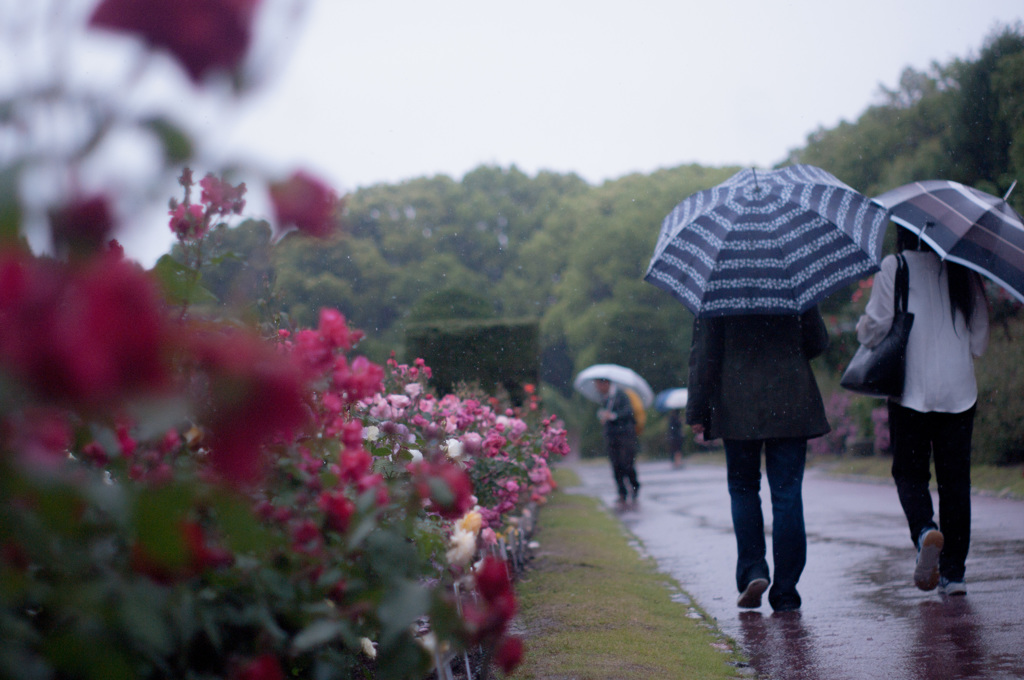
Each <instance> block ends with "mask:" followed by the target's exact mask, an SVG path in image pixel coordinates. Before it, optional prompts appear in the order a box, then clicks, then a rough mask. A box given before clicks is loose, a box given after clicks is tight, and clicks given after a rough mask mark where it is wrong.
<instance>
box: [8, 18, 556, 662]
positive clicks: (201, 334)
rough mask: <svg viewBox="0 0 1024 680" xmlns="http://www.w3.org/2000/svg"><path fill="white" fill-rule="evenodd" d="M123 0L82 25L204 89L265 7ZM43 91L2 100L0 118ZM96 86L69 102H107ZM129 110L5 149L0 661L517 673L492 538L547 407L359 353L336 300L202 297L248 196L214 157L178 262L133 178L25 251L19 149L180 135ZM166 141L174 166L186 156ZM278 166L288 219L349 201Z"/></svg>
mask: <svg viewBox="0 0 1024 680" xmlns="http://www.w3.org/2000/svg"><path fill="white" fill-rule="evenodd" d="M138 4H139V3H137V2H126V1H124V0H105V1H104V2H101V3H99V4H98V5H97V7H96V8H95V10H94V12H93V13H92V14H91V15H90V17H91V18H89V19H88V21H89V23H90V24H91V25H92V26H93V27H96V28H102V29H104V30H115V31H119V32H124V33H127V34H129V35H137V36H138V37H140V38H141V39H142V40H143V42H144V43H145V44H146V45H148V46H150V47H153V48H157V49H160V50H167V51H169V53H170V54H171V55H172V56H174V57H175V58H177V59H179V60H180V61H181V63H182V66H183V67H184V69H185V71H186V72H187V73H188V75H189V77H190V79H191V80H192V81H194V82H195V83H196V84H197V85H198V84H199V83H200V82H201V81H203V80H205V78H206V76H207V75H208V74H211V73H214V72H217V71H225V72H233V71H235V70H236V69H237V68H238V66H239V62H240V60H241V59H242V58H243V57H244V54H245V51H246V50H247V48H248V45H249V42H250V39H251V35H250V32H251V25H252V21H253V16H254V13H255V12H256V11H257V10H258V8H259V6H260V5H261V2H259V0H202V1H201V2H200V1H198V0H197V1H195V2H192V1H190V2H181V3H171V2H163V1H161V2H159V3H155V4H153V12H152V13H147V12H141V13H140V11H139V7H138ZM157 5H159V7H157ZM211 36H216V37H215V38H212V37H211ZM216 41H220V42H219V43H218V44H217V45H212V44H210V43H211V42H216ZM61 91H62V90H61V83H60V82H55V83H54V84H53V86H52V87H51V88H43V89H42V90H41V91H39V92H35V91H33V92H34V93H28V94H26V95H24V96H14V97H12V98H11V99H10V100H9V101H4V102H0V105H2V106H0V108H4V110H6V111H9V112H10V115H9V116H7V117H5V118H4V119H3V120H2V121H0V124H2V125H4V126H5V129H4V131H3V132H4V133H5V134H6V133H8V132H11V131H12V130H16V131H18V132H20V131H21V130H22V129H23V128H26V127H28V128H31V127H32V125H33V120H34V119H33V117H32V116H31V115H23V114H24V112H26V111H29V112H31V111H33V110H34V109H33V107H46V106H49V105H50V103H52V102H53V101H57V100H59V93H60V92H61ZM33 97H38V98H37V99H33ZM69 99H71V100H76V98H75V97H71V96H70V95H69ZM101 101H102V100H101V99H100V98H96V99H94V101H93V103H91V104H90V105H89V107H86V109H84V110H85V111H86V112H87V113H89V112H93V111H94V110H99V111H102V110H104V109H106V108H110V109H113V108H116V107H113V106H111V107H105V106H102V105H98V104H96V102H101ZM90 115H91V113H90ZM132 115H133V114H131V113H130V112H129V113H126V112H120V113H119V114H118V115H117V116H113V115H111V116H106V115H100V116H98V117H96V118H94V119H93V118H89V117H88V115H86V117H85V118H83V121H82V122H83V124H84V125H85V126H86V127H88V124H90V123H91V124H92V126H93V129H92V134H91V136H89V143H88V144H87V145H85V146H74V145H72V146H71V147H69V148H67V149H66V150H65V151H66V166H65V167H60V166H59V165H56V166H55V164H54V163H53V155H54V148H53V147H49V146H47V145H45V144H44V145H32V144H26V145H24V146H19V145H18V144H14V145H13V146H12V148H13V149H14V150H15V153H14V154H13V156H12V157H11V160H10V162H9V163H7V162H6V161H5V166H4V167H3V168H0V628H2V630H3V635H2V636H0V675H2V676H4V677H19V678H29V679H33V678H40V679H50V678H54V677H76V678H96V679H99V678H103V679H110V678H172V677H173V678H239V679H240V678H248V679H255V678H267V679H269V678H285V677H303V678H314V677H315V678H356V677H381V678H418V677H422V676H423V674H424V673H425V672H426V671H427V670H428V669H429V667H430V666H431V664H435V665H436V664H438V663H441V662H443V660H444V659H446V658H448V657H449V655H450V654H451V653H453V652H456V651H458V650H461V649H467V648H470V647H472V648H479V649H482V650H484V651H485V652H486V654H487V655H488V658H493V659H494V662H495V664H496V665H497V666H498V667H500V668H501V669H503V670H504V671H505V672H509V671H511V669H512V668H514V667H515V665H516V663H518V660H519V658H520V657H521V655H522V644H521V641H520V640H518V639H517V638H515V637H510V636H509V635H508V623H509V620H510V619H511V617H512V616H513V615H514V613H515V610H516V603H515V596H514V591H513V589H512V586H511V582H510V576H509V571H508V568H507V565H506V564H505V562H504V560H502V559H500V558H498V557H497V556H496V554H495V550H494V549H493V548H494V546H496V545H498V544H500V542H501V541H502V537H503V536H505V535H506V533H507V532H509V531H510V529H511V528H512V527H513V525H514V522H515V518H516V516H517V515H518V514H520V513H522V512H524V510H525V508H526V507H527V506H528V505H531V504H535V503H543V501H544V499H545V497H546V495H547V494H548V493H549V492H550V491H551V489H552V487H553V482H552V480H551V474H550V470H549V468H548V462H549V460H550V459H551V457H552V456H557V455H561V454H564V453H566V452H567V450H568V447H567V444H566V439H565V432H564V430H563V429H562V427H561V424H560V423H559V422H558V421H557V420H555V419H554V418H552V417H547V418H545V417H544V416H542V414H541V412H540V409H539V405H538V403H537V401H536V399H535V398H534V399H531V401H530V403H529V404H527V406H526V407H524V408H522V409H511V408H509V407H507V406H505V405H502V404H501V403H500V402H498V401H497V400H494V399H491V398H488V397H484V396H481V395H475V394H468V393H467V394H459V395H441V396H439V395H436V394H433V393H432V392H431V391H430V390H429V389H428V385H429V383H428V379H429V375H430V369H429V367H427V366H425V365H424V364H423V362H422V361H416V362H414V363H412V364H411V365H406V364H400V363H398V362H397V361H396V360H392V361H389V362H388V363H387V365H386V366H379V365H376V364H374V363H373V362H370V361H368V360H367V359H366V358H365V357H361V356H358V355H357V354H356V348H357V345H358V343H359V341H360V339H361V338H362V333H361V332H359V331H357V330H354V329H352V328H351V327H350V326H349V324H348V323H347V321H346V319H345V318H344V316H343V315H342V314H340V313H339V312H338V311H337V310H332V309H325V310H323V311H322V312H321V315H320V319H319V324H318V326H317V327H316V328H294V327H291V326H290V325H289V323H288V320H287V318H286V317H284V316H283V315H273V314H265V315H263V316H260V315H258V314H254V313H252V312H246V313H244V314H235V313H232V312H231V311H230V310H228V309H227V308H225V307H212V306H210V305H205V306H203V305H199V304H198V303H209V302H211V298H212V296H211V294H210V293H209V292H208V291H206V290H205V289H204V288H203V286H202V274H203V271H206V270H208V269H209V268H210V267H215V266H216V265H217V262H215V261H211V260H209V258H208V256H207V255H206V253H208V251H209V248H206V247H204V246H205V244H206V239H207V238H208V235H209V233H210V230H211V227H213V226H215V225H216V224H218V223H222V222H224V221H226V220H229V219H232V218H233V217H234V216H239V215H241V214H242V213H243V211H244V209H245V195H246V191H247V187H246V186H245V184H233V183H231V182H229V181H227V180H226V179H224V178H221V177H218V176H216V175H215V174H207V175H206V176H205V177H203V178H202V179H201V180H200V181H199V182H198V188H197V186H196V182H195V181H194V180H193V177H192V173H191V172H190V171H189V170H188V169H187V168H186V169H185V170H184V171H181V172H180V178H179V182H180V185H181V187H182V189H183V198H182V199H181V200H178V199H177V198H176V199H173V200H172V201H171V204H170V206H169V210H168V217H167V227H168V228H169V229H170V230H171V232H172V233H173V234H174V235H175V237H176V238H177V239H178V244H179V248H178V252H179V253H180V257H178V258H172V257H170V256H165V257H164V258H162V259H161V260H160V261H159V262H158V263H157V266H156V267H154V269H153V270H151V271H144V270H143V269H142V268H141V267H140V266H138V265H137V264H135V263H133V262H131V261H129V260H127V259H125V257H124V252H123V249H122V248H121V247H120V246H119V244H118V243H117V242H116V241H114V240H112V238H111V237H112V236H113V235H114V234H115V233H116V232H117V229H118V228H119V227H120V226H121V224H120V219H119V209H118V208H117V206H124V205H126V204H131V203H132V201H134V200H137V198H138V197H129V198H131V199H132V200H125V199H126V197H125V196H123V195H121V194H119V193H118V192H119V191H125V189H123V187H122V188H120V189H118V190H116V191H115V190H114V189H109V188H108V189H102V188H101V189H99V190H97V191H94V192H92V193H82V192H81V191H80V183H79V182H77V181H67V182H65V181H59V182H56V183H55V185H56V186H60V187H68V189H67V191H65V192H57V193H56V194H55V195H53V196H51V197H50V198H49V199H47V200H50V201H51V202H52V206H47V209H46V210H45V211H43V212H42V214H44V215H45V219H46V223H45V225H44V226H45V227H46V231H47V233H48V234H49V235H50V245H52V252H50V253H49V254H38V253H33V252H32V250H31V249H30V248H29V247H28V242H27V240H26V235H27V234H28V233H29V232H31V231H32V230H33V229H38V228H39V224H37V221H38V217H39V214H40V213H39V211H38V210H35V208H34V207H33V201H36V202H38V200H39V199H38V197H29V196H27V195H26V193H25V189H24V186H23V183H22V182H21V181H20V178H21V177H22V175H23V174H24V173H27V172H29V169H31V168H32V167H33V166H34V164H43V165H45V166H46V167H47V168H49V169H51V170H52V169H53V168H54V167H56V174H57V176H58V177H60V178H61V179H62V180H64V179H67V178H75V177H77V176H78V175H79V174H80V173H81V172H82V168H83V167H85V165H86V164H85V161H86V160H87V159H88V156H89V155H90V154H91V153H92V152H93V151H94V150H95V149H96V148H99V147H100V146H101V140H102V139H103V138H104V137H105V136H107V135H111V134H114V132H115V131H116V130H117V128H118V126H121V125H127V126H129V127H138V126H142V127H146V129H150V130H154V131H156V133H157V134H159V135H161V139H162V140H163V141H164V142H165V143H167V144H168V146H171V142H172V141H174V139H176V138H177V136H179V135H181V134H183V133H182V132H181V130H180V129H178V128H175V127H174V126H173V125H170V124H169V123H168V122H167V120H163V122H162V123H161V124H160V125H158V126H153V125H149V123H147V122H145V121H142V120H136V119H134V118H132ZM148 115H150V114H147V116H148ZM151 120H152V119H150V118H147V119H146V121H151ZM169 125H170V127H168V126H169ZM147 126H148V127H147ZM7 127H10V128H11V129H10V130H8V129H6V128H7ZM37 132H39V131H37ZM39 134H43V132H39ZM172 138H174V139H172ZM5 139H15V140H19V139H22V137H18V136H17V135H15V136H10V135H7V136H5ZM178 141H180V140H178ZM173 146H174V148H175V153H167V155H166V156H165V159H164V160H165V162H166V164H167V169H168V170H170V169H171V168H172V167H173V162H176V161H180V160H183V155H184V156H189V155H191V153H193V152H192V151H191V149H192V148H193V147H192V145H191V143H190V142H189V143H187V144H177V143H175V144H174V145H173ZM43 157H45V158H44V160H40V159H41V158H43ZM44 161H45V162H44ZM175 172H179V169H176V170H175ZM268 185H269V196H270V199H271V204H272V207H273V212H274V215H275V218H276V220H277V223H276V228H277V230H278V234H281V233H283V232H284V231H285V230H287V229H290V228H297V229H299V230H300V231H301V232H304V233H305V234H306V235H308V236H313V237H322V236H327V235H330V234H331V233H333V232H334V231H335V230H336V229H337V225H338V217H339V212H340V209H341V207H342V205H343V202H342V200H341V199H340V198H338V197H337V196H336V195H335V193H334V192H333V191H331V190H330V189H329V188H328V187H327V185H326V184H324V183H323V182H321V181H320V180H318V179H317V178H315V177H313V176H311V175H309V174H308V173H305V172H301V171H300V172H298V173H295V174H293V175H292V176H291V177H290V178H289V179H286V180H284V181H283V182H282V181H277V180H273V179H271V180H269V181H268ZM195 194H198V199H196V197H195ZM260 309H263V310H264V311H265V310H266V307H262V308H260Z"/></svg>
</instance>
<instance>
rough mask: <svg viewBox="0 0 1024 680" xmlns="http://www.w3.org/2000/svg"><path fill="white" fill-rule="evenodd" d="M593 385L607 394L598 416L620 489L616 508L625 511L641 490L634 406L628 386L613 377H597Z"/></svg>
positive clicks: (633, 504) (634, 502)
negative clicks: (623, 386)
mask: <svg viewBox="0 0 1024 680" xmlns="http://www.w3.org/2000/svg"><path fill="white" fill-rule="evenodd" d="M594 387H595V388H596V389H597V391H598V392H599V393H600V394H601V395H602V396H603V397H604V403H603V404H602V405H601V408H600V409H599V410H598V412H597V417H598V418H599V419H600V421H601V423H602V426H603V430H604V438H605V442H606V443H607V446H608V460H609V461H610V462H611V465H612V475H613V476H614V478H615V487H616V489H617V490H618V492H619V498H618V501H617V502H616V507H617V508H618V509H619V510H625V509H627V508H629V507H635V506H636V502H637V496H638V495H639V493H640V482H638V481H637V476H636V453H637V449H638V448H639V444H638V442H637V436H636V418H635V416H634V415H633V405H632V403H631V402H630V399H629V395H627V394H626V391H625V389H624V388H620V387H618V386H617V385H616V384H615V383H613V382H611V381H610V380H604V379H597V380H595V381H594ZM627 483H628V486H627Z"/></svg>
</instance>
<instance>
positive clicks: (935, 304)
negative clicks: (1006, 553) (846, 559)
mask: <svg viewBox="0 0 1024 680" xmlns="http://www.w3.org/2000/svg"><path fill="white" fill-rule="evenodd" d="M896 244H897V249H898V250H899V251H900V252H901V253H902V254H903V256H904V258H905V259H906V262H907V268H908V270H909V279H910V288H909V298H908V302H907V308H908V311H910V312H911V313H913V314H914V323H913V326H912V328H911V331H910V338H909V340H908V342H907V356H906V380H905V382H904V387H903V396H902V397H900V398H899V399H890V400H889V404H888V405H889V430H890V434H891V441H892V449H893V463H892V476H893V479H894V480H895V481H896V490H897V492H898V494H899V498H900V504H901V505H902V506H903V512H904V514H905V515H906V517H907V523H908V525H909V527H910V537H911V540H912V541H913V542H914V545H915V547H916V548H917V550H918V556H917V564H916V567H915V570H914V582H915V583H916V584H917V587H918V588H921V589H922V590H932V589H934V588H935V586H936V585H939V586H941V588H942V591H943V592H944V593H946V594H948V595H963V594H964V593H965V592H966V586H965V585H964V562H965V561H966V559H967V550H968V545H969V543H970V537H971V477H970V474H971V435H972V431H973V427H974V411H975V403H976V402H977V398H978V386H977V382H976V381H975V378H974V357H978V356H981V354H982V353H983V352H984V351H985V348H986V346H987V345H988V302H987V300H986V298H985V293H984V288H983V286H982V283H981V279H980V277H979V276H978V275H977V274H976V273H974V272H973V271H971V270H969V269H967V268H966V267H963V266H961V265H958V264H955V263H950V262H945V261H943V260H941V259H940V258H939V256H938V255H937V254H936V253H935V252H934V251H933V250H931V249H930V248H929V247H928V246H927V244H924V243H922V242H921V241H920V239H919V238H918V237H917V235H916V234H914V233H912V232H910V231H909V230H907V229H903V228H899V229H897V239H896ZM895 274H896V257H895V256H894V255H889V256H888V257H886V258H885V259H883V260H882V264H881V271H880V272H879V273H878V274H876V275H875V280H874V285H873V287H872V290H871V299H870V300H869V301H868V304H867V308H866V309H865V310H864V315H863V316H861V318H860V320H859V321H858V322H857V339H858V340H859V341H860V343H861V344H862V345H865V346H867V347H874V346H875V345H877V344H878V343H879V342H880V341H881V340H882V338H884V337H885V335H886V333H888V331H889V328H890V326H891V325H892V317H893V288H894V284H895ZM933 455H934V458H935V476H936V478H937V481H938V487H939V524H938V525H937V524H936V523H935V520H934V510H933V507H932V497H931V493H930V491H929V489H928V483H929V481H930V479H931V474H930V472H929V460H930V458H931V457H932V456H933ZM940 526H941V531H940Z"/></svg>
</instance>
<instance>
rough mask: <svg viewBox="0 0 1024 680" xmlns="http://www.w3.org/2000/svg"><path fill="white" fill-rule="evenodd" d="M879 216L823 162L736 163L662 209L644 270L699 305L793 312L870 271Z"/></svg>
mask: <svg viewBox="0 0 1024 680" xmlns="http://www.w3.org/2000/svg"><path fill="white" fill-rule="evenodd" d="M887 224H888V219H887V217H886V211H885V210H884V209H883V208H881V207H880V206H878V205H875V204H874V203H872V202H871V200H870V199H868V198H867V197H866V196H864V195H863V194H861V193H859V192H857V191H855V190H854V189H851V188H850V187H848V186H847V185H845V184H843V183H842V182H841V181H839V180H838V179H836V178H835V177H834V176H833V175H831V174H829V173H828V172H826V171H824V170H822V169H821V168H816V167H814V166H812V165H791V166H788V167H785V168H781V169H778V170H770V171H759V170H742V171H740V172H738V173H736V174H735V175H733V176H732V177H731V178H729V179H728V180H726V181H725V182H723V183H722V184H719V185H718V186H715V187H712V188H711V189H707V190H705V191H700V192H698V193H696V194H693V195H692V196H690V197H688V198H686V199H685V200H684V201H682V202H681V203H680V204H679V205H677V206H676V207H675V208H674V209H673V210H672V212H671V213H669V214H668V216H666V217H665V219H664V221H663V222H662V226H661V233H660V234H659V236H658V243H657V245H656V246H655V249H654V255H653V257H652V258H651V262H650V265H649V266H648V268H647V274H646V275H645V276H644V280H646V281H648V282H649V283H652V284H654V285H655V286H658V287H659V288H662V289H664V290H667V291H668V292H670V293H672V295H674V296H675V297H676V298H677V299H678V300H679V301H680V302H682V303H683V304H684V305H685V306H686V307H687V308H688V309H689V310H690V311H691V312H693V313H694V314H697V315H702V316H725V315H729V314H800V313H802V312H805V311H807V310H808V309H810V308H811V307H813V306H814V305H815V304H817V303H818V302H819V301H820V300H822V299H823V298H825V297H827V296H828V295H830V294H832V293H834V292H836V291H837V290H839V289H841V288H843V287H845V286H847V285H848V284H850V283H852V282H853V281H857V280H858V279H862V278H864V277H865V276H867V275H868V274H871V273H873V272H875V271H878V262H879V260H880V259H881V255H882V237H883V235H884V232H885V227H886V225H887Z"/></svg>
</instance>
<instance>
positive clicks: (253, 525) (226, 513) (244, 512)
mask: <svg viewBox="0 0 1024 680" xmlns="http://www.w3.org/2000/svg"><path fill="white" fill-rule="evenodd" d="M213 506H214V508H216V512H217V520H218V523H219V525H220V528H221V530H222V531H223V532H224V536H225V538H226V539H227V542H228V546H229V547H230V548H231V551H232V552H244V553H260V552H265V551H266V550H268V549H269V548H270V547H271V546H272V545H273V544H274V537H273V536H272V535H271V533H270V532H269V531H267V529H266V528H265V527H264V526H263V524H262V523H260V521H259V520H258V519H257V518H256V517H255V516H254V515H253V513H252V511H251V509H250V507H249V504H248V503H246V502H244V501H243V500H242V499H241V498H238V497H235V496H230V495H228V494H218V495H217V497H216V498H215V499H214V501H213Z"/></svg>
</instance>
